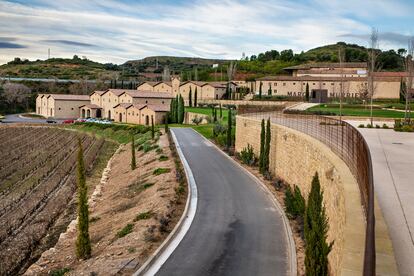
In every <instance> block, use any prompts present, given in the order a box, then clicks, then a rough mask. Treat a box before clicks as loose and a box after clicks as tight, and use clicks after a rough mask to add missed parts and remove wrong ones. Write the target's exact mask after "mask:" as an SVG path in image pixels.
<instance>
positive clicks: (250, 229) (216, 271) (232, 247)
mask: <svg viewBox="0 0 414 276" xmlns="http://www.w3.org/2000/svg"><path fill="white" fill-rule="evenodd" d="M172 131H173V132H174V133H175V135H176V137H177V140H178V142H179V145H180V147H181V149H182V151H183V153H184V156H185V158H186V159H187V161H188V164H189V166H190V168H191V170H192V172H193V174H194V178H195V181H196V183H197V189H198V205H197V211H196V215H195V218H194V220H193V223H192V224H191V227H190V229H189V230H188V232H187V234H186V235H185V237H184V239H183V240H182V241H181V243H180V244H179V245H178V247H177V248H176V250H175V251H174V252H173V253H172V255H171V256H170V257H169V259H168V260H167V261H166V262H165V263H164V265H163V266H162V267H161V269H160V270H159V271H158V273H157V275H168V276H170V275H180V276H181V275H198V276H201V275H255V276H259V275H286V274H287V271H288V252H287V237H286V234H285V233H286V232H285V229H284V224H283V220H282V216H281V214H280V213H279V211H278V210H277V209H276V208H275V206H274V204H273V203H272V201H271V200H270V198H269V197H268V196H267V195H266V194H265V192H264V191H263V190H262V188H261V187H260V186H259V184H257V183H256V182H255V181H254V180H253V179H252V178H251V176H249V174H248V173H246V172H245V171H244V170H243V169H241V168H240V167H239V166H237V165H236V164H234V163H233V162H232V161H231V160H229V159H228V158H226V157H225V156H224V155H223V154H222V153H220V152H219V150H218V149H216V148H215V147H214V146H212V145H211V144H210V143H208V142H207V141H205V140H204V139H203V138H202V137H201V136H200V135H199V134H198V133H196V132H195V131H194V130H192V129H187V128H174V129H172Z"/></svg>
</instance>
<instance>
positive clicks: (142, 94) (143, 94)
mask: <svg viewBox="0 0 414 276" xmlns="http://www.w3.org/2000/svg"><path fill="white" fill-rule="evenodd" d="M124 91H125V93H127V94H128V95H130V96H131V97H133V98H160V99H172V98H174V97H173V96H172V95H171V93H167V92H153V91H139V90H124Z"/></svg>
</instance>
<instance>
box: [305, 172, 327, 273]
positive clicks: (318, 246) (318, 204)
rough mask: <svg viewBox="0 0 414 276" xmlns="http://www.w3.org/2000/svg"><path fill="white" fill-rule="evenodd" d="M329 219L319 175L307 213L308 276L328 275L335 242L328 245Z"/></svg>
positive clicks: (306, 262)
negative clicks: (329, 258) (330, 255)
mask: <svg viewBox="0 0 414 276" xmlns="http://www.w3.org/2000/svg"><path fill="white" fill-rule="evenodd" d="M328 229H329V226H328V219H327V217H326V212H325V206H324V205H323V192H322V191H321V186H320V183H319V177H318V173H315V176H314V177H313V179H312V186H311V191H310V193H309V196H308V203H307V207H306V211H305V221H304V234H305V242H306V248H305V268H306V275H309V276H324V275H328V254H329V252H330V251H331V250H332V246H333V242H331V243H330V244H328V243H327V241H326V239H327V237H328Z"/></svg>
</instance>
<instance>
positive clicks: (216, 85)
mask: <svg viewBox="0 0 414 276" xmlns="http://www.w3.org/2000/svg"><path fill="white" fill-rule="evenodd" d="M206 85H211V86H213V87H214V88H226V87H227V83H226V82H206V83H205V84H203V85H202V86H206Z"/></svg>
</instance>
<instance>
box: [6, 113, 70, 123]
mask: <svg viewBox="0 0 414 276" xmlns="http://www.w3.org/2000/svg"><path fill="white" fill-rule="evenodd" d="M20 115H21V114H10V115H6V116H4V117H5V118H4V119H3V120H2V122H3V123H9V124H11V123H29V124H30V123H32V124H46V119H39V118H28V117H21V116H20ZM55 121H56V122H57V123H61V122H62V121H63V120H55Z"/></svg>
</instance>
